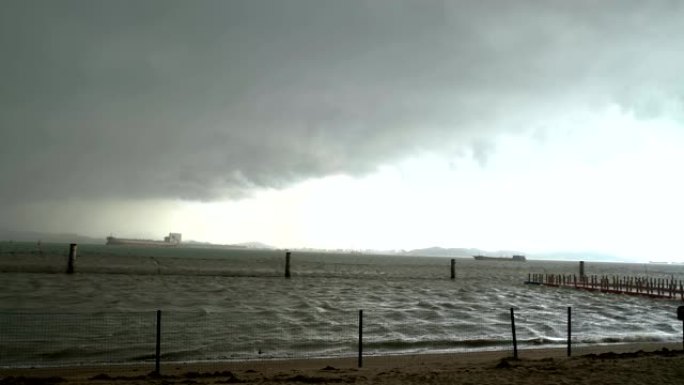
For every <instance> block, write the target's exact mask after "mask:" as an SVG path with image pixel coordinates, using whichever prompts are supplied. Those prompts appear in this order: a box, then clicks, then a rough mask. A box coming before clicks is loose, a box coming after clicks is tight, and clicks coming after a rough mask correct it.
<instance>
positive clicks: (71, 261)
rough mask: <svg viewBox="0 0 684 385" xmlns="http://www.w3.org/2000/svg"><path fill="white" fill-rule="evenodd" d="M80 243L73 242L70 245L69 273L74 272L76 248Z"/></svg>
mask: <svg viewBox="0 0 684 385" xmlns="http://www.w3.org/2000/svg"><path fill="white" fill-rule="evenodd" d="M77 248H78V244H76V243H72V244H70V245H69V260H68V261H67V271H66V272H67V274H73V273H74V263H75V262H76V249H77Z"/></svg>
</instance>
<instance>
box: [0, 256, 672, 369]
mask: <svg viewBox="0 0 684 385" xmlns="http://www.w3.org/2000/svg"><path fill="white" fill-rule="evenodd" d="M67 254H68V245H35V244H22V243H0V280H1V281H2V285H1V286H0V366H22V365H34V366H36V365H53V364H83V363H91V362H138V361H149V360H152V359H153V358H154V352H155V341H156V324H157V310H160V311H161V332H162V333H161V335H162V346H161V347H162V349H161V350H162V358H163V359H164V360H167V361H205V360H206V361H216V360H249V359H263V358H286V357H318V356H352V355H354V354H355V353H356V349H357V344H358V334H359V310H363V334H364V336H363V338H364V352H365V354H369V355H374V354H405V353H426V352H462V351H473V350H477V351H479V350H494V349H508V348H509V347H510V341H511V318H510V309H511V308H514V311H515V322H516V331H517V338H518V343H519V345H520V347H521V348H536V347H551V346H562V345H561V344H564V343H565V340H566V332H567V307H572V313H573V315H572V317H573V337H572V338H573V343H575V344H601V343H628V342H658V341H663V342H667V341H671V342H676V341H681V321H678V320H677V319H676V308H677V306H678V305H679V304H680V303H681V302H680V301H676V300H666V299H650V298H645V297H637V296H625V295H615V294H602V293H596V292H585V291H578V290H573V289H567V288H550V287H543V286H529V285H525V284H524V281H525V280H526V279H527V275H528V273H554V274H559V273H565V274H576V273H577V270H578V263H577V262H555V261H527V262H507V261H475V260H473V259H470V258H467V259H466V258H463V259H456V277H455V279H453V280H452V279H450V260H449V258H437V257H414V256H380V255H361V254H343V253H316V252H306V253H305V252H293V254H292V266H291V271H292V277H291V278H290V279H285V278H284V277H283V275H284V262H285V258H284V256H285V252H284V251H282V250H249V249H201V248H146V247H128V246H103V245H80V246H79V249H78V254H77V259H76V273H75V274H72V275H67V274H64V271H65V269H66V257H67ZM586 273H587V274H596V275H602V274H608V275H613V274H614V275H620V276H636V275H638V276H648V277H652V278H668V279H670V278H674V279H678V280H679V279H684V266H680V265H656V264H619V263H593V262H587V263H586Z"/></svg>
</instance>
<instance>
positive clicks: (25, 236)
mask: <svg viewBox="0 0 684 385" xmlns="http://www.w3.org/2000/svg"><path fill="white" fill-rule="evenodd" d="M0 240H2V241H15V242H38V241H40V242H44V243H81V244H104V243H105V239H104V237H102V238H93V237H86V236H84V235H78V234H70V233H62V234H52V233H41V232H38V231H17V230H6V229H0Z"/></svg>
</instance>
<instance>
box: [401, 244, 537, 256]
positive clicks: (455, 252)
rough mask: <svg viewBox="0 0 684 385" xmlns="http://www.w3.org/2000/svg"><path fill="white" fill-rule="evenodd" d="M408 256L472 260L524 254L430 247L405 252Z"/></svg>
mask: <svg viewBox="0 0 684 385" xmlns="http://www.w3.org/2000/svg"><path fill="white" fill-rule="evenodd" d="M404 254H407V255H416V256H424V257H458V258H470V257H472V256H473V255H491V256H511V255H513V254H524V253H521V252H519V251H505V250H499V251H487V250H482V249H473V248H461V247H457V248H443V247H428V248H425V249H415V250H410V251H407V252H405V253H404Z"/></svg>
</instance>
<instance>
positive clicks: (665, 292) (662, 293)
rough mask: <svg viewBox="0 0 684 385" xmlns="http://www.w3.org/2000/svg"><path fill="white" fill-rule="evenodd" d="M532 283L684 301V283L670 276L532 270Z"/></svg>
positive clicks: (530, 283) (530, 281)
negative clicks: (555, 272)
mask: <svg viewBox="0 0 684 385" xmlns="http://www.w3.org/2000/svg"><path fill="white" fill-rule="evenodd" d="M525 283H526V284H529V285H544V286H552V287H570V288H574V289H579V290H589V291H600V292H603V293H613V294H628V295H643V296H648V297H655V298H677V297H679V298H680V299H681V300H682V301H684V283H683V282H682V281H681V280H675V279H674V278H673V277H670V278H653V277H639V276H632V277H628V276H608V275H584V276H577V275H574V274H532V273H531V274H528V276H527V281H526V282H525Z"/></svg>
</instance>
